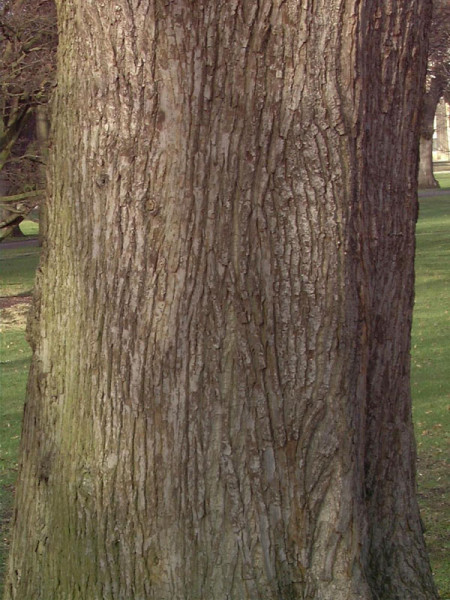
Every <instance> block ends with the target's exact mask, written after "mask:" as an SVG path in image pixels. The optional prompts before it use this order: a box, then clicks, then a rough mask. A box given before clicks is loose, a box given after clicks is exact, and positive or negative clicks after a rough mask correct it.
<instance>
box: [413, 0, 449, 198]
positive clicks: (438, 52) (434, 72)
mask: <svg viewBox="0 0 450 600" xmlns="http://www.w3.org/2000/svg"><path fill="white" fill-rule="evenodd" d="M429 44H430V47H429V52H428V69H427V78H426V92H425V96H424V104H423V109H422V115H421V127H420V162H419V187H424V188H430V187H439V184H438V182H437V180H436V179H435V177H434V175H433V134H434V116H435V114H436V108H437V105H438V103H439V100H440V99H441V98H442V97H444V96H445V97H446V98H447V99H448V100H450V4H449V3H448V1H447V0H434V2H433V20H432V24H431V29H430V40H429Z"/></svg>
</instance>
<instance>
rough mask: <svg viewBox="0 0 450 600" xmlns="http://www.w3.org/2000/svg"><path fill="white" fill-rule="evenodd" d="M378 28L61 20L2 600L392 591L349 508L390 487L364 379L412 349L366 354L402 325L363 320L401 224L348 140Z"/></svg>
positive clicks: (316, 8) (337, 14) (276, 6)
mask: <svg viewBox="0 0 450 600" xmlns="http://www.w3.org/2000/svg"><path fill="white" fill-rule="evenodd" d="M413 4H414V6H415V5H416V2H414V3H413ZM383 5H389V6H391V5H390V4H389V2H385V3H383ZM377 6H378V4H377ZM392 7H394V4H392ZM370 10H371V9H369V8H368V6H367V3H364V2H361V3H359V2H356V3H355V2H351V1H350V0H334V1H333V2H331V3H330V2H329V1H328V2H325V1H324V0H319V1H315V2H312V1H311V2H310V1H307V2H303V3H301V2H298V1H295V0H286V1H282V0H280V1H278V0H277V1H275V0H261V1H260V2H258V3H252V2H243V1H241V0H230V1H228V2H214V3H206V2H202V1H198V2H197V1H196V2H187V1H184V0H175V1H174V2H170V3H162V2H159V0H147V1H145V2H143V1H142V2H131V3H130V2H125V0H116V2H115V3H114V6H113V7H112V6H111V5H110V4H107V3H104V2H96V3H94V2H93V1H83V2H81V1H78V0H76V1H75V0H74V1H71V2H69V1H67V0H66V1H65V2H59V20H60V24H61V46H60V50H59V60H60V66H59V72H60V78H59V85H58V91H57V95H56V100H55V115H56V116H57V119H56V121H55V123H56V127H55V131H54V140H55V142H54V143H55V148H56V150H55V151H54V153H53V157H52V161H53V162H52V165H53V166H52V174H51V175H52V176H51V181H52V182H51V186H52V190H51V191H52V193H51V198H50V201H49V206H48V222H49V234H50V235H49V243H48V247H47V248H46V251H45V257H44V261H43V264H42V275H41V276H40V277H39V284H38V294H39V299H38V306H37V310H38V312H40V319H39V321H38V322H35V323H34V325H33V331H32V337H33V339H34V344H35V352H34V359H33V371H32V372H33V375H32V377H31V379H30V388H29V392H28V404H27V409H26V413H25V425H24V426H25V435H24V442H23V466H22V470H21V482H22V483H21V484H20V485H19V490H18V505H19V506H26V507H27V509H26V516H25V517H24V518H23V519H21V520H20V521H18V525H16V533H15V537H14V541H13V554H12V555H13V556H14V557H15V558H14V559H12V561H11V564H10V575H9V582H10V584H9V588H8V591H7V598H8V599H9V598H26V597H27V594H28V595H29V590H33V594H34V597H36V599H37V600H39V599H42V600H44V599H45V600H47V599H48V598H69V597H70V598H71V600H77V599H80V600H81V599H83V600H84V599H86V598H108V599H109V598H111V599H113V598H117V599H118V598H133V599H136V600H137V599H141V598H142V599H143V598H145V599H154V600H163V599H169V598H170V600H189V599H192V600H194V599H195V600H198V599H201V598H204V599H205V600H206V599H207V600H210V599H211V598H229V599H239V600H241V599H244V598H248V599H252V600H253V599H256V598H264V600H269V599H272V598H273V599H277V600H281V599H282V600H287V599H288V598H292V599H294V598H303V599H304V600H308V599H313V598H314V599H317V598H320V599H321V600H331V599H333V600H336V599H337V598H339V600H356V599H358V600H365V599H367V600H369V598H372V596H373V593H372V590H371V589H370V587H372V588H373V590H375V589H382V588H383V586H382V584H380V581H379V575H377V574H376V573H375V570H374V568H373V567H372V566H371V565H372V562H373V560H372V559H373V557H374V556H375V554H376V551H377V549H378V548H380V547H381V546H382V543H381V544H380V543H379V541H378V539H377V532H378V529H377V527H378V521H376V519H377V515H375V513H376V509H375V508H374V507H375V506H379V504H380V503H381V502H385V501H386V502H387V500H386V499H385V498H384V497H381V496H379V497H376V498H375V499H374V500H373V502H372V501H369V500H367V502H366V505H365V506H363V497H364V494H368V492H367V489H368V488H371V486H372V481H373V477H375V476H378V474H382V475H383V476H384V475H385V471H383V470H381V471H380V470H378V471H376V469H377V468H378V467H377V464H378V463H376V457H379V456H381V455H382V452H383V446H382V443H383V442H384V441H385V437H384V436H383V435H382V436H381V437H382V439H378V438H377V436H376V430H375V428H374V427H372V425H371V423H372V419H377V418H378V413H377V411H378V410H379V409H378V406H379V405H380V406H381V404H380V402H381V401H379V396H380V394H379V390H381V392H380V393H381V396H382V395H383V393H385V391H386V388H385V387H383V386H380V384H379V383H378V380H379V379H382V378H383V376H384V373H385V372H386V369H387V370H388V371H389V366H386V360H387V359H386V357H391V355H392V354H391V353H392V352H397V348H401V352H403V353H404V352H405V351H406V347H405V336H404V335H403V336H402V335H400V336H399V338H398V339H397V338H395V339H393V340H391V341H389V343H391V342H392V346H389V348H387V349H386V345H389V344H388V341H385V342H383V344H384V345H383V346H382V347H383V352H382V356H380V357H379V356H378V352H379V351H380V350H379V349H380V348H381V346H379V345H376V344H375V343H374V344H373V346H371V347H370V353H368V352H367V346H368V344H369V340H370V339H372V338H373V335H376V334H377V332H378V331H380V332H381V333H380V335H383V336H384V334H385V331H386V330H387V328H388V327H389V326H390V324H392V323H394V322H395V319H396V316H395V315H394V313H393V312H392V313H389V315H388V316H387V317H386V318H387V319H390V321H388V320H387V321H386V322H384V321H383V327H384V329H383V328H382V327H381V325H380V327H378V325H376V327H375V326H374V323H373V316H374V315H376V317H377V318H379V319H381V320H382V319H384V318H385V317H384V313H383V314H381V313H380V315H379V314H378V312H380V311H378V312H377V310H378V309H377V306H378V304H377V302H378V303H379V302H383V303H385V302H389V303H390V304H393V303H394V302H393V301H394V298H395V297H396V296H392V295H391V292H390V290H391V282H392V281H393V280H394V279H395V277H396V276H397V273H398V270H394V271H392V270H386V271H383V272H382V271H381V270H380V271H376V272H375V280H376V283H377V288H373V287H372V282H371V280H369V276H372V270H373V265H374V264H375V258H376V259H377V260H379V259H380V256H381V253H382V254H383V257H384V259H386V257H388V256H389V253H390V252H391V251H392V248H394V249H395V251H397V250H398V255H397V254H396V255H395V256H396V257H397V256H398V258H397V259H396V260H397V263H396V265H397V267H398V269H400V263H401V256H402V255H401V253H400V251H402V252H403V250H404V247H403V246H402V245H401V244H400V245H399V247H397V237H395V236H394V238H393V239H394V240H395V241H394V242H393V246H392V247H391V246H389V248H388V249H387V250H386V252H385V251H384V250H383V251H382V252H381V253H380V249H379V248H378V247H377V244H376V239H377V231H378V229H377V228H378V227H380V222H381V221H380V219H379V216H380V214H383V216H384V217H386V216H387V215H388V214H389V215H391V214H392V215H395V219H398V223H397V221H395V224H397V225H398V224H400V223H403V221H402V220H401V219H400V213H397V212H396V210H394V208H395V207H393V204H392V202H389V203H387V201H386V199H385V198H384V193H383V192H384V190H383V189H382V188H380V186H379V185H377V186H375V185H374V181H375V180H376V177H377V175H376V171H374V170H371V169H370V164H369V165H367V164H366V163H365V162H362V163H361V162H358V161H359V157H360V156H363V155H364V152H365V150H366V148H368V149H369V154H370V152H372V153H373V155H374V156H376V157H378V154H376V149H377V143H378V141H379V140H378V139H377V140H375V138H373V137H372V136H371V135H369V134H368V133H367V132H366V131H365V130H363V131H359V130H358V126H359V125H360V124H361V123H362V122H363V119H362V117H364V116H365V115H364V114H363V112H362V113H361V114H357V110H358V107H359V103H361V106H362V107H364V108H363V109H362V111H363V110H366V104H364V103H367V111H368V113H370V115H371V116H372V112H374V111H375V112H377V111H378V109H379V107H378V104H377V105H376V107H375V109H374V108H373V107H372V106H371V105H370V102H371V96H370V95H369V94H367V91H368V89H369V84H368V82H369V81H371V80H370V79H369V78H368V75H367V73H368V69H367V65H361V68H362V75H361V79H362V80H363V83H364V85H363V86H361V84H360V82H358V81H356V83H355V81H354V69H355V61H356V59H357V54H356V53H357V49H358V48H357V46H358V44H356V43H355V39H356V35H355V32H356V30H357V28H358V27H360V28H361V31H364V32H365V30H364V29H363V28H364V27H365V25H366V23H372V20H370V19H371V15H370V14H369V13H370ZM358 11H361V14H359V12H358ZM365 11H366V12H365ZM380 14H381V16H380V19H381V21H380V27H381V30H383V31H384V24H383V21H382V20H383V18H385V17H384V16H383V14H384V13H380ZM392 14H394V13H392ZM369 17H370V19H369ZM366 18H367V21H366V20H365V19H366ZM377 18H378V17H377ZM386 18H387V17H386ZM389 18H391V17H389ZM392 18H393V17H392ZM375 22H378V21H375ZM337 24H339V26H337ZM387 29H388V28H387V26H386V30H387ZM391 29H392V28H391ZM394 29H395V27H394ZM361 35H362V34H361ZM360 43H361V42H360ZM383 43H384V45H386V43H387V42H386V40H384V41H383V40H382V43H381V45H382V46H383ZM402 48H403V47H402ZM74 56H77V57H81V58H77V60H74ZM402 56H405V57H406V56H407V54H406V52H404V53H403V55H402ZM380 60H381V59H380ZM404 60H406V58H405V59H404ZM389 68H390V63H389V64H387V63H386V67H385V66H384V63H383V64H382V63H381V62H380V65H379V70H378V72H379V73H380V77H381V79H382V80H383V82H384V83H385V84H386V82H387V81H388V80H389V78H390V77H391V75H390V71H389ZM386 85H387V84H386ZM364 86H365V87H364ZM399 86H400V87H401V88H402V89H403V88H404V87H405V86H404V85H403V84H402V83H401V82H400V83H399ZM408 89H409V88H408ZM411 89H412V84H411ZM402 98H403V97H402ZM388 99H390V100H391V101H392V102H394V100H395V101H396V100H397V98H396V97H395V90H390V89H389V94H388ZM377 102H379V103H380V106H381V104H383V102H384V103H385V99H384V98H378V99H377ZM386 106H387V108H386ZM389 106H390V105H389V103H388V105H385V104H383V106H382V108H381V109H380V113H381V114H382V115H384V114H385V112H383V111H386V110H387V111H388V113H389V110H390V108H389ZM370 111H372V112H370ZM388 113H387V114H388ZM377 114H378V112H377ZM384 118H387V117H384V116H383V117H381V121H380V123H381V124H382V125H383V119H384ZM358 119H359V120H358ZM396 123H397V121H396V120H395V119H394V118H392V129H393V131H395V130H396V129H395V128H396ZM396 131H397V133H398V132H399V131H400V132H403V133H402V134H404V135H406V132H405V131H403V130H398V129H397V130H396ZM407 143H408V144H409V146H408V148H410V147H411V141H409V142H407V141H405V147H406V145H407ZM361 149H363V150H364V152H361ZM387 151H389V149H387ZM389 156H391V157H392V160H393V161H395V165H396V168H399V169H401V168H402V167H401V163H400V162H399V161H398V160H397V158H396V156H395V155H392V154H389ZM381 163H382V164H383V165H384V164H385V163H384V162H383V161H380V164H381ZM355 164H356V170H359V169H361V171H362V172H363V174H364V176H365V174H366V173H368V175H367V179H365V178H364V177H361V178H360V179H358V177H357V176H356V174H355ZM382 168H384V167H382ZM382 172H383V174H386V176H387V174H388V173H389V172H390V171H389V170H388V169H387V168H386V169H385V170H384V171H382ZM391 179H392V180H394V179H393V178H391ZM372 185H373V189H376V190H380V189H381V191H380V195H379V196H378V195H376V194H375V197H374V193H373V192H372ZM411 185H412V183H411ZM411 190H412V187H411V189H410V190H409V192H411ZM389 193H391V191H390V190H389ZM371 194H372V195H371ZM411 197H412V196H410V198H411ZM375 202H378V203H379V205H380V206H381V207H382V208H381V213H380V214H379V213H378V212H377V210H378V209H375V208H374V206H375ZM352 203H354V205H352ZM358 210H359V212H358ZM351 211H354V212H351ZM350 225H351V227H352V228H350V229H349V227H350ZM395 226H396V225H392V227H393V229H392V231H393V233H396V232H397V230H396V229H395V228H394V227H395ZM379 230H380V231H382V229H379ZM411 231H412V229H411V228H410V229H408V236H409V237H408V240H410V236H411ZM368 232H370V233H371V235H372V237H371V238H370V242H369V243H368V244H367V245H366V241H365V237H364V236H366V235H367V233H368ZM351 236H353V237H351ZM358 236H359V237H358ZM402 239H403V238H402ZM374 240H375V241H374ZM357 244H359V247H358V248H359V252H360V254H359V255H358V256H357V260H356V259H354V253H355V245H357ZM408 244H409V241H408V242H407V243H406V246H405V248H406V249H408V248H409V246H408ZM358 261H359V262H358ZM364 269H365V271H364ZM408 281H409V280H408ZM358 285H359V289H358ZM358 292H359V298H360V299H361V301H360V305H358ZM401 298H402V302H404V303H405V307H406V304H407V298H408V293H407V290H406V291H405V292H402V294H401ZM363 299H364V302H363ZM359 318H363V319H364V320H365V321H364V322H365V336H366V338H364V339H361V340H360V339H359V322H358V319H359ZM377 328H378V329H377ZM383 339H384V338H383ZM386 340H387V338H386ZM358 343H359V346H358ZM364 353H367V354H368V356H367V358H365V354H364ZM388 362H389V360H388ZM388 375H389V377H390V378H392V377H394V378H395V377H397V374H396V372H394V370H392V372H391V371H389V374H388ZM400 379H401V380H402V382H404V377H403V376H400ZM402 385H403V383H402ZM399 386H400V384H399ZM373 388H376V389H377V394H378V395H375V394H374V393H373V392H372V391H371V390H372V389H373ZM402 397H403V396H402ZM366 398H367V400H366ZM366 403H367V408H366ZM383 410H386V414H388V413H389V411H388V407H386V405H385V408H384V409H383ZM389 414H390V416H389V419H390V418H391V417H392V418H394V416H393V415H392V414H391V413H389ZM395 418H397V417H395ZM389 419H387V421H388V422H389V423H388V424H389V425H390V424H391V422H390V421H389ZM366 421H367V423H368V426H369V435H368V439H367V442H366V452H363V451H357V452H355V448H359V447H360V446H361V444H362V441H363V440H364V436H365V433H364V427H365V425H366ZM398 430H399V431H400V430H401V432H403V430H402V427H400V428H398ZM28 432H30V433H28ZM389 443H392V440H389ZM36 446H39V452H38V453H37V454H36V453H35V452H34V450H33V448H35V447H36ZM372 454H373V459H372V458H371V462H370V464H368V465H367V467H366V473H365V472H364V458H365V457H366V458H367V457H371V455H372ZM388 458H389V459H390V457H388ZM380 468H381V467H380ZM382 468H383V469H384V468H385V467H384V463H383V465H382ZM375 471H376V472H375ZM25 482H26V484H25ZM365 486H366V487H365ZM389 493H390V491H389ZM28 498H32V501H31V500H30V501H28ZM371 502H372V503H371ZM389 506H390V505H389ZM374 523H376V525H374ZM367 532H369V533H370V537H369V538H367V536H366V533H367ZM368 539H369V542H368V541H367V540H368ZM30 543H31V544H32V545H33V546H34V547H36V548H37V552H38V553H39V557H38V558H35V557H34V556H31V555H30V554H29V553H25V552H23V551H22V550H23V548H24V547H25V546H26V545H27V544H30ZM361 548H362V550H361ZM371 561H372V562H371ZM383 564H384V563H383ZM68 565H69V566H70V567H68ZM368 573H369V578H368ZM368 579H369V583H368V582H367V580H368ZM376 586H378V588H377V587H376ZM380 586H381V587H380ZM374 593H375V592H374ZM386 597H388V596H386Z"/></svg>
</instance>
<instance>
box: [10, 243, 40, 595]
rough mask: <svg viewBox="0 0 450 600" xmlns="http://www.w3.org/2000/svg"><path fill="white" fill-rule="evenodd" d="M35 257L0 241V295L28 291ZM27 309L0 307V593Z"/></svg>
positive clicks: (26, 351)
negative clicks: (2, 244) (3, 245)
mask: <svg viewBox="0 0 450 600" xmlns="http://www.w3.org/2000/svg"><path fill="white" fill-rule="evenodd" d="M38 258H39V248H30V247H27V248H14V249H8V248H7V249H5V248H2V246H1V245H0V295H1V296H17V295H27V294H29V293H31V291H32V288H33V280H34V274H35V272H36V267H37V263H38ZM27 309H28V305H27V304H19V305H17V306H15V307H11V308H8V309H6V310H2V311H0V313H1V320H0V597H1V595H2V594H1V582H2V581H3V572H4V568H5V562H6V552H7V523H8V522H9V519H10V516H11V511H12V503H13V488H14V483H15V480H16V474H17V459H18V451H19V441H20V431H21V425H22V411H23V401H24V398H25V388H26V382H27V377H28V368H29V363H30V357H31V351H30V347H29V346H28V344H27V342H26V341H25V336H24V328H25V320H26V312H27Z"/></svg>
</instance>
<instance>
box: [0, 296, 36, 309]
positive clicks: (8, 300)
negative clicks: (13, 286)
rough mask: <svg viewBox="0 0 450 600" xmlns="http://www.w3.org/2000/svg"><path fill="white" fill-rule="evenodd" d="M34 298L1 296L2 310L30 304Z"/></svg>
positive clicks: (0, 304)
mask: <svg viewBox="0 0 450 600" xmlns="http://www.w3.org/2000/svg"><path fill="white" fill-rule="evenodd" d="M32 299H33V296H31V295H29V296H0V310H1V309H3V308H10V307H11V306H16V305H17V304H30V302H31V300H32Z"/></svg>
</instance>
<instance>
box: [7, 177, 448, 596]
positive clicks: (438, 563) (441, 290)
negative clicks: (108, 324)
mask: <svg viewBox="0 0 450 600" xmlns="http://www.w3.org/2000/svg"><path fill="white" fill-rule="evenodd" d="M446 177H447V174H438V178H439V180H440V183H441V186H442V187H444V186H445V185H447V182H448V187H450V174H448V179H446ZM449 238H450V191H449V194H448V195H444V196H432V197H428V198H427V197H423V198H421V200H420V216H419V222H418V225H417V258H416V300H415V309H414V321H413V340H412V346H413V347H412V381H411V383H412V391H413V405H414V406H413V409H414V410H413V412H414V422H415V428H416V437H417V446H418V483H419V502H420V505H421V510H422V518H423V521H424V524H425V527H426V534H425V535H426V539H427V544H428V547H429V550H430V554H431V561H432V565H433V570H434V573H435V578H436V582H437V584H438V587H439V589H440V593H441V597H442V598H443V600H446V599H450V564H449V561H448V556H449V555H450V546H449V533H448V532H449V531H450V522H449V520H450V506H449V504H448V493H449V481H450V474H449V469H448V462H447V457H448V455H449V452H448V450H449V446H448V441H449V440H448V432H449V431H450V392H449V384H450V381H449V380H450V377H449V367H448V365H449V363H450V315H449V310H450V246H449V243H448V241H449ZM38 253H39V250H38V248H22V249H20V248H15V249H12V250H11V249H1V246H0V285H1V288H2V289H1V295H2V296H13V295H19V294H21V295H24V296H26V295H27V294H29V292H30V290H31V288H32V281H33V276H34V272H35V269H36V266H37V261H38ZM24 299H25V298H24ZM26 309H27V305H26V304H19V305H16V306H15V307H12V308H10V309H5V310H3V311H2V319H1V323H2V325H1V330H0V367H1V370H0V386H1V388H0V389H1V396H0V398H1V401H0V528H1V531H0V581H2V579H3V569H4V563H5V556H6V547H7V540H8V534H7V523H8V520H9V517H10V515H11V510H12V497H13V486H14V480H15V477H16V472H17V453H18V446H19V436H20V427H21V418H22V407H23V400H24V395H25V386H26V378H27V372H28V364H29V358H30V351H29V347H28V345H27V344H26V342H25V339H24V325H25V316H26ZM0 597H1V589H0ZM49 600H50V599H49Z"/></svg>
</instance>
